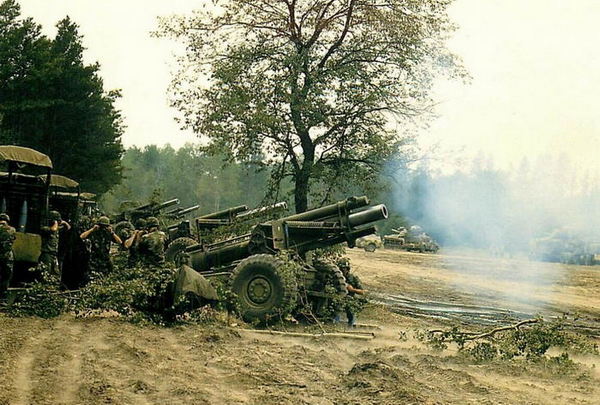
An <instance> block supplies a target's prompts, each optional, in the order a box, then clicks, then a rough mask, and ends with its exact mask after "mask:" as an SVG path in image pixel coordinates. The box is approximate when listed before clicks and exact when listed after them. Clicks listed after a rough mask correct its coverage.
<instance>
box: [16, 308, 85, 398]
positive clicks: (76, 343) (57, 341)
mask: <svg viewBox="0 0 600 405" xmlns="http://www.w3.org/2000/svg"><path fill="white" fill-rule="evenodd" d="M46 322H51V321H46ZM81 334H82V326H81V325H80V324H79V322H73V321H69V320H64V319H59V320H57V321H54V322H52V323H48V325H47V327H46V328H45V329H43V330H42V332H41V333H40V334H38V335H37V336H34V337H31V338H30V339H29V340H28V341H27V342H26V343H25V345H24V346H23V349H22V350H21V352H20V354H19V355H18V359H17V362H16V365H15V376H14V382H13V386H14V390H15V402H14V404H15V405H29V404H36V403H53V404H54V403H55V404H74V403H78V402H79V401H78V399H77V390H78V387H79V383H80V381H81V378H80V377H81V355H82V347H81ZM54 393H56V397H54V398H52V396H53V394H54ZM49 394H50V396H49Z"/></svg>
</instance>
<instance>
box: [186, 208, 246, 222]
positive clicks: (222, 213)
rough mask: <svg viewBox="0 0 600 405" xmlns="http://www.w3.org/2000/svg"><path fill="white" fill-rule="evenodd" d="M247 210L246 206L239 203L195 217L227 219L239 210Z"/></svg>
mask: <svg viewBox="0 0 600 405" xmlns="http://www.w3.org/2000/svg"><path fill="white" fill-rule="evenodd" d="M247 210H248V206H246V205H239V206H237V207H232V208H228V209H226V210H222V211H217V212H211V213H210V214H206V215H202V216H200V217H198V218H196V219H197V220H198V219H228V218H231V217H233V216H235V215H236V214H239V213H240V212H244V211H247Z"/></svg>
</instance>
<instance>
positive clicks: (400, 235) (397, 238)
mask: <svg viewBox="0 0 600 405" xmlns="http://www.w3.org/2000/svg"><path fill="white" fill-rule="evenodd" d="M392 232H393V234H391V235H385V236H384V237H383V246H384V247H385V248H386V249H401V250H406V251H409V252H421V253H424V252H431V253H436V252H437V251H438V250H439V249H440V246H439V245H438V244H437V243H436V242H435V241H434V240H433V239H432V238H431V237H430V236H429V235H427V234H426V233H425V232H423V229H422V228H421V227H420V226H418V225H413V226H411V227H410V228H409V229H406V228H404V227H402V228H399V229H392Z"/></svg>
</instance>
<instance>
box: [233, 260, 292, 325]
mask: <svg viewBox="0 0 600 405" xmlns="http://www.w3.org/2000/svg"><path fill="white" fill-rule="evenodd" d="M297 289H298V287H297V285H296V276H295V274H293V272H292V271H288V270H284V266H283V262H282V261H281V260H280V259H278V258H277V257H275V256H272V255H268V254H259V255H253V256H250V257H248V258H246V259H244V260H242V261H241V262H240V263H239V264H238V265H237V266H236V267H235V269H234V270H233V273H232V275H231V290H232V291H233V292H234V293H235V294H236V296H237V302H238V304H239V307H240V312H241V315H242V318H243V319H244V320H246V321H248V322H252V321H255V320H259V321H261V322H265V321H268V320H269V319H270V318H274V317H279V316H281V317H283V316H285V315H287V313H289V312H291V311H292V310H293V309H294V306H295V304H296V301H297Z"/></svg>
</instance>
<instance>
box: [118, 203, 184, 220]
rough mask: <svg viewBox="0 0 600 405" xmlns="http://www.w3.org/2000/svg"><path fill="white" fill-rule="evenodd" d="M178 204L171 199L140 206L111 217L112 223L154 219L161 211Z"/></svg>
mask: <svg viewBox="0 0 600 405" xmlns="http://www.w3.org/2000/svg"><path fill="white" fill-rule="evenodd" d="M177 204H179V199H177V198H173V199H172V200H167V201H165V202H162V203H156V202H152V203H148V204H145V205H140V206H139V207H135V208H131V209H128V210H125V211H123V212H121V213H120V214H117V215H116V216H114V217H113V222H121V221H130V222H135V221H137V220H138V219H140V218H143V219H146V218H148V217H156V216H158V215H160V213H161V212H162V211H163V210H166V209H167V208H170V207H172V206H174V205H177Z"/></svg>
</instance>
